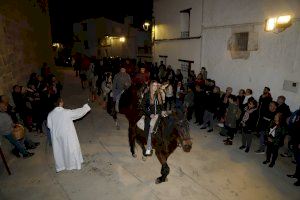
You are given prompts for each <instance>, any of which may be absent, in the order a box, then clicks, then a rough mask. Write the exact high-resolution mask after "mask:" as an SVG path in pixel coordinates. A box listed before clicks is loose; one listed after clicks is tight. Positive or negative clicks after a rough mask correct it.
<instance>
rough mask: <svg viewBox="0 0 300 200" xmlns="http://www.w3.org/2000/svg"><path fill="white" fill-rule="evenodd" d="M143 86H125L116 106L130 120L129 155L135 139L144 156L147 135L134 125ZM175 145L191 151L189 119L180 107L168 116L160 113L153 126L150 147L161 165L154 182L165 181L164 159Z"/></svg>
mask: <svg viewBox="0 0 300 200" xmlns="http://www.w3.org/2000/svg"><path fill="white" fill-rule="evenodd" d="M144 89H145V88H144V87H137V86H131V87H130V88H129V89H128V90H126V91H125V92H124V94H123V95H122V97H121V99H120V105H119V110H120V113H121V114H124V115H125V116H126V118H127V120H128V122H129V128H128V139H129V145H130V152H131V154H132V156H133V157H136V153H135V142H137V143H138V144H139V145H140V147H141V148H142V151H143V158H146V154H145V152H146V148H145V145H146V144H147V137H148V136H147V135H146V134H145V133H144V131H143V130H141V129H139V128H138V127H137V125H136V123H137V121H138V120H139V119H140V118H141V114H140V113H141V112H140V109H139V105H140V102H141V98H142V97H143V92H144ZM178 146H181V147H182V149H183V151H184V152H190V150H191V148H192V141H191V137H190V134H189V122H188V121H187V120H186V117H185V115H184V113H183V112H181V111H180V110H176V111H173V113H171V114H170V115H169V116H167V117H159V119H158V122H157V124H156V126H155V128H154V133H153V135H152V148H153V149H154V150H155V155H156V157H157V158H158V160H159V162H160V163H161V165H162V167H161V176H160V177H158V178H157V179H156V181H155V183H156V184H158V183H162V182H165V181H167V176H168V174H169V173H170V168H169V166H168V164H167V160H168V157H169V156H170V155H171V154H172V153H173V152H174V151H175V149H176V148H177V147H178ZM143 160H144V159H143Z"/></svg>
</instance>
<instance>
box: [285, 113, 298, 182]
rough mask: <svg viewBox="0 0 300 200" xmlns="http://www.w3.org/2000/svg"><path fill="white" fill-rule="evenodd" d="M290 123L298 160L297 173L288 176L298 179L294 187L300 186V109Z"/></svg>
mask: <svg viewBox="0 0 300 200" xmlns="http://www.w3.org/2000/svg"><path fill="white" fill-rule="evenodd" d="M290 121H291V123H290V128H289V131H290V134H291V136H292V141H293V150H294V154H295V159H296V171H295V173H294V174H288V175H287V176H288V177H290V178H295V179H297V181H296V182H295V183H294V185H295V186H300V109H298V110H297V111H295V112H294V113H293V115H292V116H291V118H290Z"/></svg>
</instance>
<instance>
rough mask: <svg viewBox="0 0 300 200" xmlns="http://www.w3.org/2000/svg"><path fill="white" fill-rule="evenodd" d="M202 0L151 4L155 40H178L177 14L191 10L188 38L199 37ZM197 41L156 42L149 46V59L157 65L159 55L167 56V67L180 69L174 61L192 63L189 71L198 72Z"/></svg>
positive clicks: (178, 23) (198, 46)
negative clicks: (150, 49)
mask: <svg viewBox="0 0 300 200" xmlns="http://www.w3.org/2000/svg"><path fill="white" fill-rule="evenodd" d="M201 2H202V0H198V1H195V0H186V1H183V0H172V1H171V0H157V1H154V9H153V10H154V16H155V39H156V40H160V39H174V38H180V35H181V31H180V30H181V28H180V11H181V10H185V9H189V8H192V10H191V18H190V37H197V36H200V34H201V16H202V14H201V6H202V3H201ZM200 47H201V39H193V40H172V41H158V42H155V44H154V47H153V58H154V59H153V60H154V62H159V55H167V56H168V58H167V64H168V65H171V66H172V67H173V68H174V69H177V68H179V67H180V62H179V61H178V59H184V60H193V61H194V64H192V69H193V70H195V71H196V72H198V71H199V69H200V49H201V48H200Z"/></svg>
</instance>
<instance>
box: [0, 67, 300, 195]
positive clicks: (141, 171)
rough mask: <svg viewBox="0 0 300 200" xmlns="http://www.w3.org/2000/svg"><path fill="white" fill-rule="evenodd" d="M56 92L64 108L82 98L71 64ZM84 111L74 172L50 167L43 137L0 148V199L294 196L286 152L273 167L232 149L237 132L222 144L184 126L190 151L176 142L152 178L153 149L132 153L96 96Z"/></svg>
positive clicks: (155, 165) (214, 136) (122, 132)
mask: <svg viewBox="0 0 300 200" xmlns="http://www.w3.org/2000/svg"><path fill="white" fill-rule="evenodd" d="M62 73H63V78H64V89H63V97H64V100H65V104H66V107H68V108H75V107H78V106H81V105H83V104H84V103H86V102H87V99H88V92H87V91H86V90H82V89H81V87H80V82H79V79H77V78H75V76H74V73H73V71H71V70H67V69H65V70H62ZM91 107H92V111H91V112H90V113H89V114H88V115H87V116H86V117H85V118H83V119H82V120H80V121H77V122H76V127H77V131H78V137H79V141H80V144H81V148H82V152H83V154H84V160H85V163H84V164H83V169H82V170H80V171H64V172H61V173H55V170H54V163H53V154H52V149H51V148H50V147H48V146H47V145H46V138H45V137H40V136H34V135H32V134H31V137H32V138H33V139H35V140H38V141H40V142H41V146H40V147H39V148H38V149H36V150H35V151H34V152H35V153H36V154H35V155H34V156H33V157H32V158H29V159H22V158H20V159H17V158H15V157H13V156H12V155H11V154H9V152H8V149H9V148H8V147H9V145H8V144H7V143H6V144H5V143H4V147H3V148H5V153H6V155H7V159H8V162H9V165H10V167H11V170H12V171H13V175H12V176H8V175H7V174H6V172H5V170H4V168H3V165H2V163H1V164H0V199H1V200H5V199H9V200H13V199H19V198H20V197H23V198H24V199H26V200H31V199H32V200H33V199H34V200H35V199H44V200H47V199H51V200H52V199H55V200H56V199H57V200H60V199H61V200H65V199H71V200H89V199H90V200H96V199H124V200H125V199H149V200H150V199H161V200H164V199H172V200H173V199H185V200H186V199H205V200H206V199H207V200H220V199H222V200H227V199H228V200H233V199H243V200H247V199H249V200H252V199H264V200H267V199H270V200H276V199H278V200H281V199H295V200H296V199H299V197H300V190H299V188H296V187H294V186H293V185H292V183H293V180H291V179H289V178H287V177H286V176H285V175H286V174H287V173H291V172H293V170H294V167H295V166H294V165H293V164H291V163H290V160H289V159H286V158H279V160H278V162H277V163H276V165H275V167H274V168H273V169H270V168H268V167H267V166H264V165H262V164H261V162H262V161H263V160H264V155H256V154H255V153H253V149H251V152H250V153H249V154H246V153H245V152H243V151H241V150H239V149H238V146H239V145H240V138H239V136H238V137H237V138H236V139H235V141H234V143H235V144H234V145H233V146H224V145H223V143H222V140H223V138H221V137H220V136H218V135H217V133H216V132H217V131H215V132H214V133H206V132H205V131H202V130H200V129H199V128H198V127H194V126H193V125H191V136H192V137H193V148H192V151H191V152H190V153H184V152H183V151H182V150H181V149H177V150H176V151H175V153H174V154H172V155H171V157H170V158H169V165H170V168H171V172H170V175H169V178H168V179H169V181H168V182H166V183H163V184H160V185H155V183H154V180H155V178H156V177H158V176H159V175H160V164H159V162H158V160H157V159H156V158H155V157H154V156H153V157H151V158H148V159H147V161H146V162H144V161H142V158H141V151H140V149H138V157H137V158H132V157H131V154H130V152H129V147H128V138H127V127H128V125H127V123H126V120H125V118H124V117H122V116H121V119H120V121H121V130H116V129H115V128H114V126H113V120H112V119H111V117H110V116H108V115H107V113H106V112H105V110H103V109H102V108H101V107H100V106H99V105H98V104H97V103H93V104H91Z"/></svg>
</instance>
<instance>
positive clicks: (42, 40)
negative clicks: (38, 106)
mask: <svg viewBox="0 0 300 200" xmlns="http://www.w3.org/2000/svg"><path fill="white" fill-rule="evenodd" d="M43 62H48V63H50V64H52V63H53V57H52V50H51V29H50V17H49V13H48V2H47V0H22V1H19V0H1V1H0V95H2V94H10V91H11V88H12V86H13V85H14V84H22V85H25V84H26V81H27V79H28V77H29V74H30V73H32V72H38V71H39V68H40V66H41V65H42V63H43Z"/></svg>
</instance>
